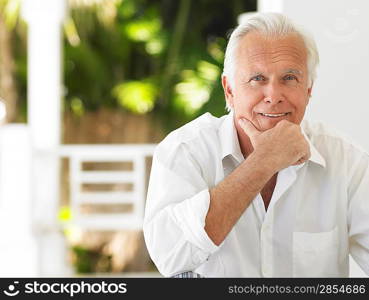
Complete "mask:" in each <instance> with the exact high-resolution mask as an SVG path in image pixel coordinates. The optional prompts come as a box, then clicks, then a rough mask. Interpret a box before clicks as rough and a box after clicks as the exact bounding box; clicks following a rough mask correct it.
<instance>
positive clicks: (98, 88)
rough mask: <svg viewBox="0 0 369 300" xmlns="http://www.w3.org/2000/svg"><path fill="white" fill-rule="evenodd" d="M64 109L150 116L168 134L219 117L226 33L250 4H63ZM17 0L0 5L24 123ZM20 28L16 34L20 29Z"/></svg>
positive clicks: (201, 0) (218, 0)
mask: <svg viewBox="0 0 369 300" xmlns="http://www.w3.org/2000/svg"><path fill="white" fill-rule="evenodd" d="M68 2H69V6H70V13H69V17H68V18H67V20H66V21H65V24H64V55H63V74H64V86H65V88H64V109H66V110H70V111H71V112H73V114H75V115H76V116H78V117H82V116H83V114H84V113H85V112H87V111H94V110H98V109H100V108H102V107H108V108H112V109H122V110H126V111H129V112H131V113H135V114H146V113H150V112H151V113H152V114H153V115H154V116H156V117H157V119H158V120H160V122H162V124H163V125H164V126H165V128H166V129H167V131H170V130H173V129H174V128H176V127H178V126H181V125H182V124H184V123H185V122H188V121H189V120H191V119H193V118H195V117H197V116H198V115H199V114H202V113H203V112H205V111H209V112H211V113H213V114H214V115H216V116H220V115H223V114H224V113H225V109H224V106H225V103H224V95H223V91H222V88H221V85H220V75H221V71H222V68H223V59H224V50H225V46H226V39H227V34H228V33H229V31H230V30H231V29H232V28H233V27H235V25H236V22H237V16H238V15H239V14H241V13H243V12H246V11H251V10H255V9H256V0H229V1H224V0H198V1H193V0H179V1H168V0H99V1H97V0H93V1H92V0H91V1H83V2H81V1H76V0H68ZM19 3H20V0H0V8H1V11H2V12H3V13H5V16H6V23H7V24H8V26H9V28H14V29H15V30H14V31H13V32H14V39H13V43H14V45H13V49H14V53H15V54H14V57H15V66H16V71H15V76H16V81H17V87H18V94H19V97H18V98H19V105H20V112H21V113H22V116H21V117H20V118H19V119H20V120H23V121H24V120H25V118H26V109H27V108H26V101H25V99H26V82H27V77H26V74H27V57H26V47H27V44H26V34H25V33H26V27H25V26H24V23H22V22H18V20H19ZM19 28H20V29H19Z"/></svg>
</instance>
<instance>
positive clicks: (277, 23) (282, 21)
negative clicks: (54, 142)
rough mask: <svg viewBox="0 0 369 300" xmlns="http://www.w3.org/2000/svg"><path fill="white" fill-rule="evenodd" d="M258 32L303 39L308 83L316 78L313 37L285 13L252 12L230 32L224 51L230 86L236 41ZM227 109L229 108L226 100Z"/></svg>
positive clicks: (317, 61)
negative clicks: (292, 35)
mask: <svg viewBox="0 0 369 300" xmlns="http://www.w3.org/2000/svg"><path fill="white" fill-rule="evenodd" d="M250 32H258V33H261V34H262V35H265V36H271V37H273V38H278V37H284V36H286V35H289V34H297V35H298V36H299V37H301V39H302V40H303V42H304V44H305V48H306V52H307V69H308V80H309V85H310V87H311V85H312V84H313V81H314V80H315V78H316V67H317V66H318V64H319V53H318V49H317V47H316V44H315V41H314V39H313V37H312V36H311V35H310V34H309V33H308V32H306V31H305V30H304V29H303V28H301V27H300V26H298V25H296V24H294V23H293V22H292V21H291V20H290V19H289V18H287V17H286V16H285V15H282V14H279V13H254V14H251V15H250V17H248V18H247V19H245V20H244V21H242V22H241V23H240V24H239V25H238V26H237V27H236V28H235V29H234V31H233V32H232V34H231V36H230V38H229V41H228V45H227V48H226V51H225V57H224V67H223V75H224V76H226V77H227V79H228V83H229V84H230V86H231V87H232V86H233V84H234V74H235V66H236V63H235V57H236V55H235V50H236V48H237V46H238V42H239V41H240V40H241V39H242V38H243V37H244V36H245V35H246V34H248V33H250ZM226 108H227V110H228V111H230V110H231V107H229V105H228V102H227V104H226Z"/></svg>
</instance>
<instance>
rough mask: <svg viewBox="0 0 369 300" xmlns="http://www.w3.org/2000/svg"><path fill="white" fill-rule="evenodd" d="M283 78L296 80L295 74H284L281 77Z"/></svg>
mask: <svg viewBox="0 0 369 300" xmlns="http://www.w3.org/2000/svg"><path fill="white" fill-rule="evenodd" d="M283 79H284V80H297V78H296V76H294V75H286V76H284V78H283Z"/></svg>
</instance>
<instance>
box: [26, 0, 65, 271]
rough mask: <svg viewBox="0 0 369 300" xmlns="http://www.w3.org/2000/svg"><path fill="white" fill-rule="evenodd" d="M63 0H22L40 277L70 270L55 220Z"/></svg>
mask: <svg viewBox="0 0 369 300" xmlns="http://www.w3.org/2000/svg"><path fill="white" fill-rule="evenodd" d="M65 14H66V1H65V0H47V1H45V0H24V1H23V3H22V15H23V17H24V19H25V20H26V21H27V23H28V124H29V127H30V132H31V145H32V149H33V161H32V163H33V165H32V174H33V175H32V176H33V177H32V188H33V197H32V198H33V199H32V201H33V224H34V229H35V232H36V235H37V243H38V263H39V276H65V275H69V274H68V272H67V270H68V268H67V262H66V255H65V254H66V252H65V250H66V245H65V242H64V238H63V235H62V232H61V230H60V228H59V226H58V223H57V213H58V204H59V171H60V170H59V164H60V162H59V157H58V156H57V150H58V147H59V145H60V139H61V126H60V125H61V124H60V120H61V97H62V94H61V91H62V89H61V74H62V72H61V61H62V60H61V55H62V51H61V49H62V48H61V40H62V36H61V26H62V22H63V19H64V18H65Z"/></svg>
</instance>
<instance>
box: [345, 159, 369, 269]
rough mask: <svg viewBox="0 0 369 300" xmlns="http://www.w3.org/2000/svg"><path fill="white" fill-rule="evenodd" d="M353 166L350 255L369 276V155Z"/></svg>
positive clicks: (349, 218)
mask: <svg viewBox="0 0 369 300" xmlns="http://www.w3.org/2000/svg"><path fill="white" fill-rule="evenodd" d="M353 165H354V166H355V167H354V168H353V169H354V172H353V174H352V176H351V180H350V183H349V213H348V229H349V238H350V253H351V255H352V257H353V258H354V260H355V261H356V262H357V263H358V265H359V266H360V267H361V268H362V269H363V271H364V272H365V273H366V274H367V275H369V221H368V220H369V155H368V154H363V155H361V157H360V158H359V159H357V160H356V163H355V164H353Z"/></svg>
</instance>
